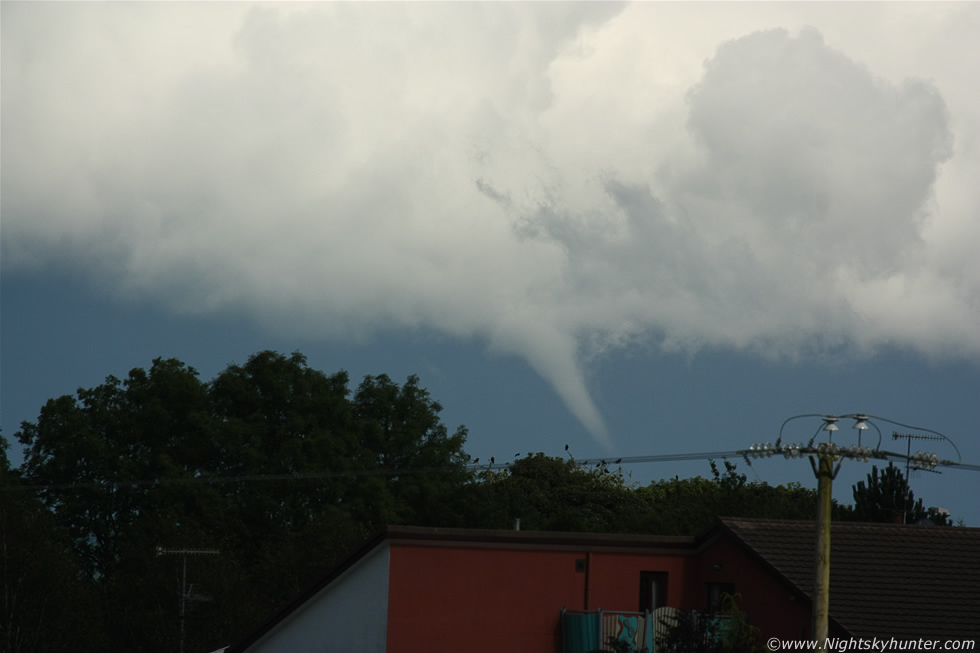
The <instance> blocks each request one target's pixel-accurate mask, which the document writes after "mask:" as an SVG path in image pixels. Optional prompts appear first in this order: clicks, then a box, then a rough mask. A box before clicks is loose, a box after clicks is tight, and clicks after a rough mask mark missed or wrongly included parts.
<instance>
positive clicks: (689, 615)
mask: <svg viewBox="0 0 980 653" xmlns="http://www.w3.org/2000/svg"><path fill="white" fill-rule="evenodd" d="M740 598H741V597H740V596H739V595H738V594H735V595H732V594H723V595H722V601H721V612H720V613H718V614H717V615H709V614H698V613H696V612H678V613H676V614H675V615H674V616H673V617H672V618H671V619H669V620H667V619H662V623H663V626H664V630H663V633H662V634H660V635H659V637H658V638H657V642H656V644H657V646H656V650H657V651H661V652H662V653H757V652H761V651H763V650H765V649H763V648H762V647H761V646H760V645H759V629H758V628H756V627H755V626H751V625H749V623H748V621H747V619H746V616H745V614H744V613H743V612H742V611H741V609H740V608H739V607H738V601H739V600H740Z"/></svg>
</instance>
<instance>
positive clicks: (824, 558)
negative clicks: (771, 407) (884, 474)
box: [738, 413, 959, 653]
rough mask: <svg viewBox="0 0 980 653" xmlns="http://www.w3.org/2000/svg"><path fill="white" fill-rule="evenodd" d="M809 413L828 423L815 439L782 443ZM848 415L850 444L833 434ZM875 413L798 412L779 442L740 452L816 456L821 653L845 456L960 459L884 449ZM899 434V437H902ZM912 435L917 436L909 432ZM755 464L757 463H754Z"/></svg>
mask: <svg viewBox="0 0 980 653" xmlns="http://www.w3.org/2000/svg"><path fill="white" fill-rule="evenodd" d="M804 417H811V418H812V417H819V418H821V419H822V420H823V425H822V426H821V427H820V428H819V429H818V430H817V431H816V433H814V434H813V437H811V438H810V441H809V442H808V443H806V444H802V443H800V444H788V445H784V444H782V440H783V429H784V428H785V427H786V425H787V424H788V423H789V422H791V421H793V420H795V419H799V418H804ZM843 418H851V419H853V420H854V428H855V429H857V430H858V444H857V445H851V446H849V447H840V446H838V445H836V444H835V443H834V442H833V433H834V431H837V430H838V427H837V422H838V421H840V420H841V419H843ZM871 419H872V418H871V416H869V415H864V414H861V413H855V414H852V415H816V414H809V415H797V416H795V417H790V418H789V419H787V420H786V421H784V422H783V426H782V427H780V429H779V437H778V438H777V439H776V444H775V446H774V445H773V444H771V443H769V442H766V443H763V444H753V445H752V446H751V447H749V449H748V450H742V451H739V452H738V453H740V454H742V455H743V456H745V458H746V460H747V461H748V457H749V456H752V457H753V458H768V457H770V456H772V455H773V454H783V457H785V458H800V457H802V456H807V457H808V458H809V460H810V467H812V468H813V473H814V475H815V476H816V477H817V517H816V524H815V526H816V536H815V547H814V548H815V553H816V555H815V565H814V567H815V570H814V582H813V615H812V619H813V622H812V633H813V639H815V640H816V644H817V648H816V650H817V651H818V652H819V653H827V644H828V641H827V639H828V637H829V635H830V521H831V520H830V513H831V507H832V505H833V504H832V490H833V483H834V479H835V478H837V473H838V472H839V471H840V468H841V464H842V463H843V461H844V458H852V459H854V460H860V461H863V462H868V461H869V460H870V459H871V458H877V459H882V460H890V459H896V458H897V459H902V458H904V459H905V460H906V462H907V463H908V464H915V465H916V466H919V467H921V468H923V469H929V470H931V469H935V467H936V466H937V465H940V464H942V465H946V464H957V463H953V462H952V461H948V460H942V461H941V460H939V458H938V457H937V456H936V455H935V454H929V453H923V452H921V451H917V452H916V453H915V455H914V456H913V455H911V447H910V448H909V452H908V453H906V454H899V453H894V452H890V451H882V450H881V429H879V428H878V427H877V426H876V425H875V424H874V422H872V421H870V420H871ZM874 419H875V420H882V421H884V422H891V423H892V424H896V425H899V426H903V427H906V425H904V424H899V423H898V422H892V421H891V420H888V419H884V418H882V417H875V418H874ZM869 425H870V426H873V427H874V428H875V430H876V431H878V446H877V448H875V449H873V450H872V449H870V448H869V447H864V446H861V432H862V431H865V430H867V429H868V428H869ZM907 428H914V429H916V430H922V431H928V432H930V433H932V434H934V435H935V436H936V437H932V436H918V437H921V439H935V440H945V441H946V442H948V443H949V444H950V445H952V446H953V448H954V449H955V448H956V445H955V444H953V442H952V441H951V440H949V438H947V437H946V436H944V435H942V434H941V433H939V432H938V431H931V430H930V429H920V428H918V427H907ZM821 430H822V431H827V432H828V434H829V435H828V438H827V442H821V443H820V444H818V445H817V446H813V442H814V440H815V439H816V438H817V435H819V433H820V431H821ZM898 437H899V436H898V435H897V434H896V436H895V439H898ZM909 437H910V438H911V437H913V436H909ZM957 455H959V449H957ZM749 464H751V462H749Z"/></svg>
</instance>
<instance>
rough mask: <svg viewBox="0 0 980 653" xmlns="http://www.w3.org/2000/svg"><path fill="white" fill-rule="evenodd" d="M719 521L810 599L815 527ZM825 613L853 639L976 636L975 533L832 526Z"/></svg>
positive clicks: (978, 568)
mask: <svg viewBox="0 0 980 653" xmlns="http://www.w3.org/2000/svg"><path fill="white" fill-rule="evenodd" d="M721 522H722V524H723V526H724V527H725V528H726V529H727V530H728V531H729V532H731V533H732V534H733V535H734V536H735V537H736V539H738V540H740V541H741V542H742V543H743V544H744V545H745V546H746V547H748V548H749V549H751V550H752V551H754V552H755V554H756V555H758V556H759V557H760V558H762V559H763V560H764V561H765V562H766V563H767V564H769V565H771V566H772V567H773V568H774V569H775V570H776V571H777V572H778V573H779V574H781V575H782V576H783V577H784V579H785V580H786V581H788V582H789V583H790V584H791V585H794V586H795V587H796V588H797V589H798V590H800V591H801V592H803V593H804V594H806V595H807V596H808V597H809V596H812V592H813V575H814V548H815V542H814V524H813V522H810V521H764V520H749V519H731V518H724V519H722V520H721ZM830 614H831V616H832V618H833V619H835V620H836V622H837V623H838V624H840V625H841V626H843V627H844V628H845V629H846V630H847V631H848V632H849V633H850V634H851V635H852V636H854V637H878V638H879V639H881V638H889V637H895V638H898V639H900V638H919V637H927V638H943V637H978V636H980V528H954V527H939V526H935V527H928V526H902V525H893V524H866V523H854V522H838V523H834V524H833V525H832V527H831V555H830Z"/></svg>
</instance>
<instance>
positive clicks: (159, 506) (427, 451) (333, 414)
mask: <svg viewBox="0 0 980 653" xmlns="http://www.w3.org/2000/svg"><path fill="white" fill-rule="evenodd" d="M348 381H349V379H348V375H347V373H346V372H343V371H340V372H337V373H336V374H333V375H326V374H324V373H323V372H320V371H318V370H314V369H312V368H310V367H309V366H308V365H307V361H306V358H305V357H304V356H303V355H302V354H300V353H298V352H296V353H293V354H291V355H289V356H285V355H283V354H280V353H277V352H272V351H263V352H259V353H257V354H254V355H253V356H250V357H249V359H248V360H247V361H246V363H245V364H243V365H237V364H233V365H229V366H228V367H227V368H226V369H225V370H223V371H222V372H221V373H220V374H218V375H217V376H216V377H215V378H214V379H213V380H212V381H210V382H207V383H205V382H202V381H201V380H200V379H199V378H198V374H197V371H196V370H194V368H192V367H188V366H187V365H185V364H184V363H182V362H180V361H178V360H175V359H156V360H154V361H153V364H152V366H151V367H150V369H149V370H144V369H140V368H137V369H133V370H131V371H130V372H129V374H128V375H127V377H126V378H125V379H124V380H120V379H117V378H115V377H112V376H109V377H107V378H106V380H105V382H104V383H103V384H101V385H99V386H97V387H94V388H88V389H86V388H80V389H79V390H78V391H77V392H76V394H75V395H73V396H72V395H66V396H63V397H59V398H56V399H52V400H50V401H48V402H47V403H46V404H45V405H44V406H43V407H42V409H41V412H40V415H39V418H38V420H37V422H36V423H31V422H25V423H24V424H22V427H21V430H20V431H19V432H18V433H17V438H18V439H19V440H20V442H21V443H22V444H23V445H24V446H25V448H26V451H25V462H24V465H23V467H22V469H21V473H22V474H23V477H24V479H25V480H26V482H28V483H30V484H32V485H37V486H40V489H39V490H38V491H37V492H36V497H37V501H36V505H37V508H38V513H40V514H41V515H44V516H46V518H47V519H48V520H49V521H50V524H51V528H53V529H55V530H56V531H58V532H59V533H63V535H62V536H61V538H62V541H64V543H65V545H64V546H65V551H66V552H68V553H70V554H71V555H72V556H77V559H78V561H79V564H80V568H81V570H82V573H81V577H82V579H83V580H84V582H85V584H86V585H85V586H86V587H89V588H91V590H92V592H94V593H95V596H96V597H97V600H90V601H88V602H87V605H93V606H96V607H97V608H98V609H99V611H100V614H95V615H91V618H89V620H88V621H89V623H90V624H93V627H95V628H97V629H100V630H101V633H102V634H103V637H104V639H103V640H101V641H102V642H103V645H102V646H100V647H99V648H101V649H103V650H108V649H119V650H129V651H157V650H168V649H171V648H172V647H173V645H174V644H175V643H176V641H177V624H178V619H177V611H178V605H179V601H178V600H177V596H178V592H179V588H180V583H175V578H179V577H180V576H181V573H182V570H181V568H180V565H181V563H182V560H180V559H179V556H178V557H163V558H158V557H156V556H155V555H154V550H155V548H156V547H157V546H163V547H165V548H168V549H179V548H191V549H201V548H212V549H219V550H220V551H221V555H220V556H217V557H210V558H207V559H200V558H197V559H190V560H189V564H188V566H189V568H190V569H189V581H192V582H194V583H195V587H202V588H204V590H206V593H207V594H209V595H210V596H211V597H212V599H213V600H211V601H208V602H203V603H194V604H192V605H193V611H192V612H191V614H189V615H188V625H189V627H188V637H187V642H186V644H187V648H188V649H194V648H198V649H202V650H209V649H213V648H217V647H218V646H219V645H221V644H223V643H227V642H228V641H230V640H232V639H234V637H235V636H237V634H239V633H241V632H242V631H243V630H244V629H246V628H248V627H250V626H251V625H253V624H254V623H256V622H257V621H259V620H260V619H262V618H264V617H265V616H267V615H268V614H269V613H270V612H271V611H273V610H274V609H276V608H278V607H280V606H281V605H283V604H284V603H286V602H287V601H288V600H289V599H290V598H292V597H293V596H294V595H295V594H296V593H297V592H298V591H299V590H300V589H302V588H303V587H305V586H306V585H307V584H308V582H309V580H310V578H312V577H314V576H315V575H317V574H319V573H322V572H323V571H324V570H325V569H327V568H328V567H329V566H330V565H331V564H333V563H334V562H336V561H338V560H339V559H340V558H341V557H342V556H343V555H344V554H346V553H347V552H349V551H350V550H351V549H352V548H354V547H355V545H357V544H359V543H360V542H362V541H363V540H364V538H366V537H367V536H368V535H369V534H370V532H371V530H373V529H375V528H378V527H379V526H382V525H384V524H385V523H415V524H422V525H457V522H459V523H461V519H462V518H461V517H460V511H461V510H462V508H463V506H462V505H461V504H459V503H458V502H459V501H460V500H461V497H462V494H463V493H462V492H461V490H462V487H463V486H464V485H466V484H467V483H469V482H470V481H471V479H472V474H471V473H470V472H469V471H468V470H467V468H466V466H465V464H466V462H467V460H468V458H467V456H466V454H465V453H464V452H463V444H464V443H465V436H466V430H465V428H463V427H460V428H458V429H457V430H456V431H455V432H454V433H453V434H452V435H450V434H449V432H448V430H447V429H446V427H445V426H444V425H443V424H442V423H441V421H440V419H439V412H440V410H441V406H440V405H439V404H438V403H437V402H435V401H434V400H432V398H431V397H430V396H429V393H428V392H427V391H426V390H425V389H424V388H422V387H421V385H420V383H419V380H418V378H417V377H414V376H412V377H409V379H408V381H407V382H406V383H405V384H404V385H399V384H397V383H395V382H393V381H392V380H391V379H389V378H388V377H387V376H384V375H381V376H378V377H367V378H366V379H365V380H364V382H363V383H362V384H361V386H360V387H359V389H358V391H357V393H356V395H355V396H353V397H351V393H350V390H349V389H348ZM27 496H30V493H28V495H27ZM448 522H452V523H448ZM18 528H19V527H18ZM48 539H49V540H50V541H52V542H56V541H58V540H57V538H55V537H51V538H48ZM18 542H19V544H18V547H19V549H18V550H19V553H18V555H21V554H23V555H26V554H27V552H29V550H30V549H29V547H28V546H26V545H25V544H24V540H23V538H21V539H20V540H18ZM72 559H74V558H72ZM52 568H54V566H53V565H52ZM70 575H71V574H68V575H67V576H66V577H69V576H70ZM191 576H192V577H191ZM52 586H55V585H52ZM89 640H91V641H100V640H99V639H98V638H89ZM89 640H86V641H89Z"/></svg>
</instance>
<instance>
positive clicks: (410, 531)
mask: <svg viewBox="0 0 980 653" xmlns="http://www.w3.org/2000/svg"><path fill="white" fill-rule="evenodd" d="M719 535H720V536H722V537H731V538H733V539H734V541H735V542H736V543H737V544H738V545H740V546H741V547H742V548H743V549H744V550H745V551H746V552H747V553H748V555H750V556H752V557H754V558H755V559H756V560H759V561H760V562H761V563H762V564H763V566H765V567H768V568H769V569H770V570H771V571H772V572H773V573H774V574H775V575H776V576H777V577H778V578H780V579H781V580H782V581H783V582H785V583H786V584H787V585H788V586H789V587H790V589H791V590H792V591H794V592H795V593H796V594H797V595H799V596H800V597H801V598H803V599H804V600H807V601H809V600H810V597H811V596H812V591H813V568H814V523H813V522H812V521H788V520H760V519H735V518H729V517H723V518H721V519H720V520H719V521H718V523H717V524H716V525H715V526H713V527H712V528H711V529H709V530H708V531H706V532H705V533H703V534H701V535H699V536H697V537H691V536H663V535H618V534H606V533H562V532H549V531H512V530H490V529H464V528H426V527H418V526H388V527H386V528H384V529H381V530H380V531H378V532H376V533H375V534H374V535H373V536H372V537H370V538H369V539H368V540H367V541H365V542H364V543H363V544H362V545H361V546H360V547H359V548H358V549H357V550H355V551H354V552H353V553H351V554H350V555H349V556H347V557H346V558H344V559H343V560H342V561H341V562H340V563H338V564H337V565H335V566H334V567H333V568H331V569H330V570H329V571H327V573H326V574H324V575H323V576H321V577H320V578H319V579H317V580H316V581H315V582H314V583H313V584H311V585H310V586H309V587H307V588H306V589H305V590H303V591H302V592H300V594H299V595H297V596H296V597H295V598H294V599H293V600H292V601H290V602H289V604H287V605H285V606H283V608H282V609H280V610H279V611H277V612H276V613H275V614H273V615H271V616H270V617H269V618H268V619H267V620H266V621H265V622H263V623H262V624H260V625H259V626H258V627H257V628H256V629H255V630H253V631H252V632H251V633H249V634H248V635H247V636H245V637H244V638H243V639H242V640H241V641H239V642H237V643H236V644H234V645H233V646H231V647H229V648H228V649H227V652H226V653H237V652H238V651H244V650H245V649H246V648H247V647H248V646H250V645H251V644H253V643H254V642H256V641H258V640H259V639H260V638H261V637H262V636H263V635H265V634H266V633H267V632H269V631H270V630H272V629H273V628H274V627H275V626H276V625H277V624H279V623H280V622H281V621H283V620H284V619H286V618H287V617H288V616H289V615H290V614H291V613H292V612H294V611H295V610H297V609H298V608H299V607H300V606H302V605H303V604H304V603H306V601H308V600H310V599H311V598H313V597H314V596H315V595H316V594H317V593H318V592H320V591H321V590H322V589H324V588H325V587H327V586H328V585H329V584H330V583H332V582H333V581H334V580H335V579H336V578H337V577H339V576H340V575H341V574H343V573H344V572H345V571H346V570H348V569H350V568H351V567H352V566H354V565H355V564H356V563H357V562H358V561H359V560H361V559H362V558H364V557H365V556H367V555H368V554H369V553H371V552H372V551H373V550H374V549H375V548H377V547H378V546H380V545H382V544H384V543H386V542H387V543H394V544H401V545H408V546H462V547H473V548H484V549H487V548H490V549H546V550H551V551H560V550H577V551H583V550H584V551H620V552H650V551H651V549H659V551H660V552H665V551H674V552H687V553H692V552H694V551H695V550H697V549H700V548H701V547H703V546H705V545H706V544H707V543H708V542H710V541H712V540H713V539H714V538H716V537H718V536H719ZM977 615H980V528H956V527H940V526H935V527H928V526H902V525H893V524H868V523H858V522H835V523H834V524H833V525H832V527H831V558H830V616H831V621H832V622H833V623H834V624H835V625H837V626H839V627H840V629H841V630H843V631H846V632H847V633H849V634H850V635H851V636H852V637H877V638H879V639H882V638H889V637H896V638H919V637H925V638H937V637H964V638H966V637H978V636H980V619H978V618H977Z"/></svg>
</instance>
